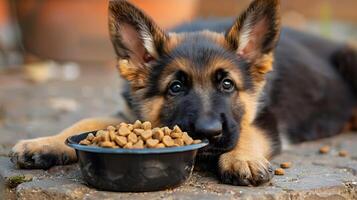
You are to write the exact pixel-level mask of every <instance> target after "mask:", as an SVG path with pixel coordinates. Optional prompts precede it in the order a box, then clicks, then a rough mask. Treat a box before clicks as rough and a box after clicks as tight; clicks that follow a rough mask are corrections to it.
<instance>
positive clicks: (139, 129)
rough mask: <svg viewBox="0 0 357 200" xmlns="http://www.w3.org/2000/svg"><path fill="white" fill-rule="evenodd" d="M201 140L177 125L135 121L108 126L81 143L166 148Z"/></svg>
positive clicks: (128, 147) (129, 147) (120, 146)
mask: <svg viewBox="0 0 357 200" xmlns="http://www.w3.org/2000/svg"><path fill="white" fill-rule="evenodd" d="M201 142H202V141H201V140H193V139H192V138H191V137H190V136H189V135H188V133H187V132H182V130H181V129H180V127H179V126H177V125H175V126H174V127H173V129H172V130H171V129H170V128H169V127H162V128H153V129H152V124H151V123H150V122H141V121H139V120H137V121H135V122H134V124H126V123H120V124H119V125H115V126H108V127H107V128H106V129H104V130H99V131H97V132H96V133H95V134H93V133H90V134H88V136H87V137H86V138H85V139H83V140H81V141H80V142H79V144H81V145H87V146H99V147H103V148H127V149H133V148H134V149H142V148H165V147H179V146H184V145H191V144H198V143H201Z"/></svg>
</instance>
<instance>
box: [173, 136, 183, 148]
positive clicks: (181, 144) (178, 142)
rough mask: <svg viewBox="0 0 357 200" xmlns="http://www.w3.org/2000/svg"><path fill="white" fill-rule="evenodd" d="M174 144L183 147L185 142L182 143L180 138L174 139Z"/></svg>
mask: <svg viewBox="0 0 357 200" xmlns="http://www.w3.org/2000/svg"><path fill="white" fill-rule="evenodd" d="M174 142H175V144H177V145H178V146H183V145H184V144H185V142H184V141H183V139H182V138H176V139H175V140H174Z"/></svg>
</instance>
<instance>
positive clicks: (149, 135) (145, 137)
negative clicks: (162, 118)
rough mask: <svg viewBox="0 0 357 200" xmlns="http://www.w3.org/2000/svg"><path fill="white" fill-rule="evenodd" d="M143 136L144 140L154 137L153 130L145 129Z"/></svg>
mask: <svg viewBox="0 0 357 200" xmlns="http://www.w3.org/2000/svg"><path fill="white" fill-rule="evenodd" d="M140 136H141V138H142V139H143V140H145V141H146V140H148V139H149V138H151V137H152V131H151V130H145V131H144V132H143V133H142V134H141V135H140Z"/></svg>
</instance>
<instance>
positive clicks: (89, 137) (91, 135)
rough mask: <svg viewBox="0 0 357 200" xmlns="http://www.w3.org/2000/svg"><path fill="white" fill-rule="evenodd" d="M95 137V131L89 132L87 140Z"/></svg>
mask: <svg viewBox="0 0 357 200" xmlns="http://www.w3.org/2000/svg"><path fill="white" fill-rule="evenodd" d="M94 137H95V136H94V135H93V133H89V134H88V136H87V140H89V141H92V140H93V139H94Z"/></svg>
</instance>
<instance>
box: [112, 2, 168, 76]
mask: <svg viewBox="0 0 357 200" xmlns="http://www.w3.org/2000/svg"><path fill="white" fill-rule="evenodd" d="M109 32H110V36H111V40H112V43H113V46H114V49H115V52H116V54H117V56H118V59H119V70H120V73H121V75H122V76H123V77H124V78H126V79H128V80H129V81H132V80H134V81H139V82H143V80H142V79H143V78H145V77H144V76H145V74H146V73H148V69H147V68H148V65H149V64H150V62H151V61H152V60H154V59H157V58H158V57H159V56H160V54H161V53H162V52H163V49H164V43H165V41H166V40H167V37H168V36H167V35H166V34H165V32H164V31H163V30H162V29H160V28H159V27H158V26H157V25H156V24H155V23H154V22H153V21H152V20H151V18H150V17H148V16H146V15H145V14H144V13H143V12H141V11H140V10H139V9H138V8H136V7H135V6H133V5H131V4H130V3H128V2H127V1H125V0H111V1H110V2H109ZM123 60H124V61H125V62H121V61H123ZM123 63H125V64H123Z"/></svg>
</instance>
